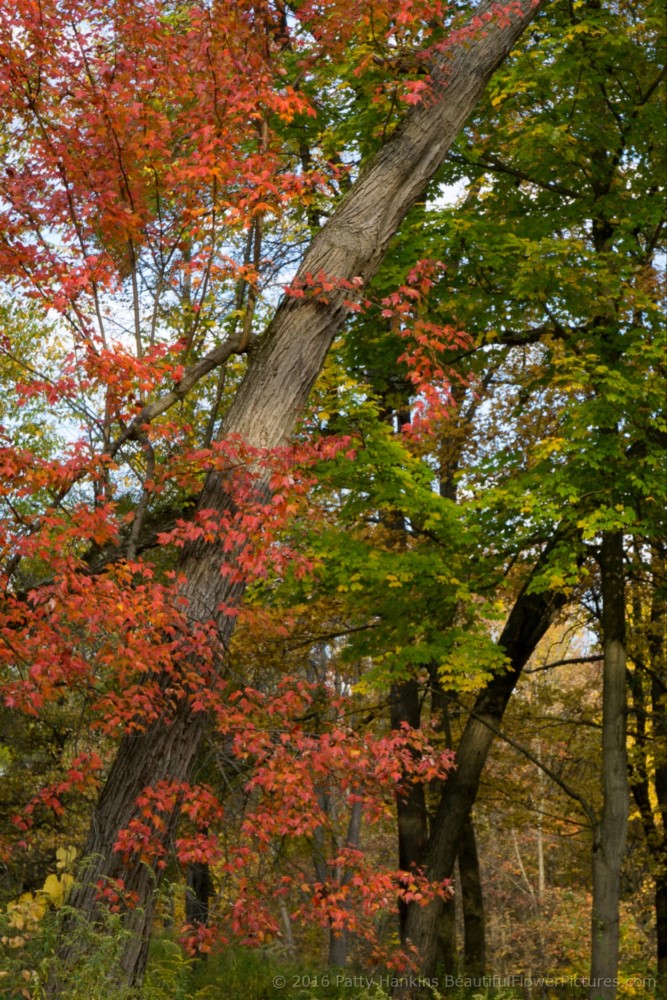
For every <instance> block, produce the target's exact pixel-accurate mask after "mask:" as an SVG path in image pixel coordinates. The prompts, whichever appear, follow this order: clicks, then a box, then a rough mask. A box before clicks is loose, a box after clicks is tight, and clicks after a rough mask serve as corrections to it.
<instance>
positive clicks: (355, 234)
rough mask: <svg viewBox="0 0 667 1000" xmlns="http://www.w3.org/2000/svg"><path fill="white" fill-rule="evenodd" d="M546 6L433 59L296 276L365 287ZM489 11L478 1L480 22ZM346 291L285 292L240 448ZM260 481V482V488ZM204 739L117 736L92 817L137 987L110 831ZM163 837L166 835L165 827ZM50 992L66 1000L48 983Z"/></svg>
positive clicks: (250, 390) (201, 566)
mask: <svg viewBox="0 0 667 1000" xmlns="http://www.w3.org/2000/svg"><path fill="white" fill-rule="evenodd" d="M545 2H546V0H538V2H533V0H518V2H517V3H514V4H513V5H512V8H511V9H512V14H511V15H510V16H508V17H506V18H504V19H498V20H494V19H491V20H490V21H489V22H488V23H486V24H485V25H484V28H483V30H475V31H474V33H473V34H471V35H469V36H468V37H467V38H466V39H465V41H464V42H463V43H458V44H453V45H452V47H451V48H449V49H447V50H446V51H445V52H444V53H442V54H440V55H439V56H437V57H436V60H435V65H434V69H433V73H432V78H433V93H432V95H431V96H430V97H429V99H428V100H425V101H424V102H422V103H421V104H419V105H416V106H415V107H413V108H411V109H410V111H409V112H407V113H406V115H405V116H404V119H403V121H402V123H401V124H400V126H399V127H398V128H397V129H396V131H395V132H394V133H393V134H392V135H391V137H390V138H389V139H388V140H387V141H386V142H385V143H384V145H383V146H382V147H381V149H380V150H379V152H378V153H377V154H376V155H375V156H374V157H373V158H372V160H371V161H370V163H369V164H368V165H367V166H366V168H365V169H364V170H363V171H362V173H361V176H360V177H359V179H358V180H357V181H356V183H355V184H354V185H353V187H352V188H351V189H350V191H349V193H348V194H347V195H346V197H345V198H344V199H343V201H342V202H341V204H340V206H339V208H338V209H337V210H336V212H335V213H334V214H333V216H332V217H331V219H330V220H329V221H328V223H327V224H326V225H325V226H324V227H323V229H322V230H321V231H320V232H319V233H318V234H317V236H316V237H315V239H314V240H313V243H312V245H311V247H310V249H309V250H308V252H307V253H306V255H305V257H304V260H303V263H302V266H301V268H300V270H299V275H298V276H297V280H298V278H299V277H304V276H305V275H306V274H307V273H310V274H319V273H320V272H324V273H325V274H326V275H327V276H328V277H330V278H332V279H337V278H338V279H343V280H345V281H346V282H351V281H352V280H353V279H355V280H356V281H357V283H358V284H359V286H360V287H363V286H364V285H366V283H367V282H368V281H369V280H370V278H371V277H372V276H373V275H374V274H375V273H376V271H377V269H378V267H379V266H380V263H381V261H382V259H383V257H384V254H385V253H386V250H387V248H388V246H389V243H390V240H391V239H392V237H393V236H394V234H395V233H396V231H397V229H398V227H399V225H400V223H401V221H402V220H403V218H404V216H405V214H406V213H407V212H408V210H409V209H410V208H411V207H412V205H413V204H414V203H415V202H416V201H417V200H418V199H419V198H420V197H421V196H422V195H423V192H424V189H425V187H426V184H427V183H428V181H429V180H430V179H431V177H432V176H433V174H434V173H435V171H436V170H437V169H438V167H439V166H440V165H441V163H442V162H443V160H444V158H445V156H446V154H447V152H448V150H449V148H450V146H451V144H452V142H453V141H454V139H455V138H456V136H457V134H458V132H459V131H460V129H461V128H462V126H463V124H464V123H465V121H466V119H467V118H468V116H469V115H470V114H471V112H472V111H473V109H474V107H475V105H476V103H477V101H478V100H479V98H480V96H481V95H482V93H483V91H484V89H485V87H486V85H487V83H488V81H489V78H490V77H491V74H492V73H493V71H494V70H495V69H496V68H497V67H498V66H499V65H500V63H501V62H502V60H503V59H504V58H505V56H506V55H507V53H508V52H509V51H510V50H511V48H512V47H513V46H514V44H515V43H516V40H517V39H518V37H519V36H520V35H521V33H522V32H523V30H524V29H525V27H526V25H527V24H528V23H529V22H530V20H531V19H532V17H533V16H534V14H535V13H536V11H537V10H538V9H539V7H540V6H542V5H543V4H544V3H545ZM494 6H495V5H494V4H493V3H490V2H487V3H484V4H481V5H480V6H479V7H478V8H477V10H476V11H475V16H476V17H478V18H479V16H480V15H481V14H483V13H484V12H485V11H487V10H489V9H490V10H493V8H494ZM349 297H350V292H349V290H345V289H342V288H341V289H340V290H339V289H335V290H333V291H332V292H331V293H330V295H329V301H328V302H327V303H326V304H325V303H323V302H322V301H318V300H315V299H314V298H311V297H309V296H308V295H306V296H304V297H303V298H294V297H290V296H286V297H285V298H284V299H283V300H282V302H281V304H280V306H279V307H278V309H277V311H276V314H275V316H274V319H273V321H272V322H271V323H270V325H269V328H268V330H267V332H266V334H265V336H264V337H263V338H262V340H261V342H260V344H259V346H258V348H257V351H256V354H255V357H254V359H253V361H252V364H251V365H250V368H249V371H248V373H247V375H246V377H245V379H244V381H243V383H242V385H241V386H240V388H239V390H238V392H237V394H236V396H235V398H234V400H233V403H232V405H231V407H230V410H229V413H228V416H227V418H226V420H225V423H224V434H225V435H226V436H229V435H239V436H240V437H241V438H242V439H243V440H244V441H245V442H246V443H247V444H248V445H249V446H250V447H253V448H268V449H273V448H276V447H278V446H280V445H283V444H285V442H286V441H287V439H288V438H289V435H290V434H291V432H292V430H293V428H294V426H295V423H296V421H297V420H298V418H299V416H300V415H301V413H302V410H303V407H304V405H305V403H306V400H307V398H308V394H309V392H310V389H311V387H312V385H313V382H314V381H315V379H316V377H317V375H318V373H319V371H320V368H321V366H322V364H323V361H324V358H325V356H326V353H327V351H328V349H329V347H330V346H331V343H332V341H333V339H334V337H335V336H336V334H337V333H338V331H339V330H340V328H341V326H342V324H343V322H344V321H345V319H346V317H347V315H348V311H349V310H348V307H347V306H346V305H345V301H346V300H347V299H349ZM262 486H263V484H262V482H261V481H259V482H258V489H261V488H262ZM229 503H230V499H229V496H228V494H227V492H226V488H225V481H224V477H223V476H221V475H218V474H212V475H210V476H209V479H208V481H207V483H206V486H205V488H204V490H203V493H202V497H201V499H200V502H199V509H215V510H220V509H225V508H226V507H227V506H228V504H229ZM221 549H222V547H221V546H219V545H211V544H205V543H203V542H197V543H195V544H194V545H192V546H191V547H190V549H189V550H188V552H187V553H186V554H185V556H184V560H183V563H182V566H181V571H182V573H183V575H184V577H185V578H186V584H185V588H184V596H185V597H186V598H187V599H188V601H189V614H190V616H191V617H192V619H193V620H195V621H200V622H208V621H210V620H211V619H216V618H217V619H219V626H220V631H221V639H222V642H223V645H224V644H225V643H226V641H227V640H228V638H229V636H230V635H231V632H232V630H233V620H232V619H231V618H229V617H227V618H225V617H224V615H223V616H222V617H221V616H220V612H219V611H218V608H219V606H220V605H221V604H226V605H229V604H231V603H233V602H234V601H238V600H239V599H240V596H241V590H242V588H241V587H240V586H239V585H235V586H233V587H232V586H230V584H229V580H228V577H226V576H223V575H222V574H221V573H220V568H221V565H222V562H223V560H224V559H225V558H229V557H225V556H224V555H223V553H222V551H221ZM203 732H204V719H203V716H202V715H201V714H196V713H194V714H193V713H192V712H191V711H189V710H188V707H187V706H186V705H183V706H182V708H181V709H180V710H179V711H178V712H177V713H176V715H175V717H174V718H173V719H172V720H169V721H167V720H161V721H160V723H159V724H156V725H154V726H152V727H151V728H150V729H149V730H148V731H147V732H146V733H144V734H141V735H140V736H129V735H128V736H125V737H124V738H123V739H122V741H121V744H120V747H119V750H118V754H117V757H116V759H115V761H114V763H113V765H112V767H111V770H110V773H109V776H108V779H107V783H106V785H105V788H104V791H103V793H102V796H101V798H100V802H99V805H98V807H97V809H96V810H95V812H94V815H93V820H92V826H91V831H90V834H89V838H88V842H87V845H86V850H85V853H86V855H87V856H88V857H89V858H91V859H92V861H91V865H90V868H89V869H88V870H87V871H86V874H85V878H84V881H83V883H82V884H81V886H80V887H79V888H78V889H77V890H76V891H75V892H74V893H73V894H72V899H71V903H72V907H73V908H74V911H75V914H76V915H77V916H78V917H79V918H83V919H84V920H85V921H89V922H93V923H94V922H95V921H96V920H97V919H98V917H99V913H100V903H99V901H98V890H97V886H96V883H97V882H98V881H101V882H105V880H108V879H109V878H114V877H122V878H124V879H126V880H129V882H130V884H131V887H132V889H133V890H134V891H136V892H137V893H138V899H139V906H138V907H137V908H136V909H135V910H134V911H133V912H132V914H130V915H129V917H128V926H129V927H130V928H131V932H132V933H131V937H130V939H129V941H128V944H127V948H126V950H125V954H124V956H123V960H122V963H121V965H122V969H121V980H122V981H125V982H129V983H135V982H138V981H140V980H141V978H142V976H143V972H144V969H145V964H146V956H147V947H148V939H149V935H150V927H151V920H152V910H153V895H154V888H155V884H156V882H157V881H158V879H159V875H158V874H156V872H155V871H154V870H152V869H151V868H149V867H148V866H145V865H139V866H136V865H135V866H134V867H133V868H131V869H128V868H127V866H126V865H125V863H124V862H123V860H122V858H121V856H120V855H118V854H117V853H116V852H115V851H114V844H115V843H116V840H117V837H118V834H119V831H120V830H122V829H124V828H125V827H127V825H128V823H129V822H130V820H131V819H132V818H133V817H134V816H135V815H136V807H135V802H136V798H137V796H138V795H139V794H140V793H141V791H142V790H143V789H144V788H145V787H146V786H150V785H154V784H155V783H156V782H158V781H160V780H164V779H176V780H186V779H187V778H188V777H189V776H190V774H191V770H192V766H193V762H194V760H195V758H196V754H197V750H198V747H199V744H200V741H201V738H202V735H203ZM169 832H170V833H171V831H169ZM76 953H77V949H76V947H75V945H74V944H72V943H70V944H67V943H65V944H64V945H63V948H62V950H61V955H60V959H61V968H62V969H66V968H67V965H68V962H69V963H70V964H71V962H72V960H73V958H74V955H75V954H76ZM50 992H51V996H66V995H67V991H66V988H65V987H62V988H61V985H60V982H59V981H54V982H52V984H51V987H50Z"/></svg>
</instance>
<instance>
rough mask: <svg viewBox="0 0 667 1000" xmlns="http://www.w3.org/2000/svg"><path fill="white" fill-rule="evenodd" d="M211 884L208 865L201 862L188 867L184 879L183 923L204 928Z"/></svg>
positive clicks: (206, 921) (206, 920)
mask: <svg viewBox="0 0 667 1000" xmlns="http://www.w3.org/2000/svg"><path fill="white" fill-rule="evenodd" d="M212 888H213V883H212V880H211V872H210V870H209V867H208V865H207V864H206V863H205V862H203V861H193V862H192V863H191V864H189V865H188V868H187V872H186V877H185V922H186V923H188V924H190V925H191V926H192V927H195V926H196V925H197V924H199V925H201V926H204V927H205V926H206V924H207V923H208V908H209V900H210V898H211V889H212Z"/></svg>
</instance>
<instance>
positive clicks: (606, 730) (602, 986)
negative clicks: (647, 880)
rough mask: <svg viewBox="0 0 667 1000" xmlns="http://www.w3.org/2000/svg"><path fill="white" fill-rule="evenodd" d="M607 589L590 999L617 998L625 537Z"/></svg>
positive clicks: (618, 537) (608, 550)
mask: <svg viewBox="0 0 667 1000" xmlns="http://www.w3.org/2000/svg"><path fill="white" fill-rule="evenodd" d="M600 582H601V590H602V634H603V653H604V667H603V682H602V685H603V686H602V793H603V801H602V815H601V817H600V820H599V822H598V823H597V824H596V826H595V830H594V836H593V915H592V948H591V974H590V981H591V985H590V989H589V997H590V1000H614V998H615V997H616V994H617V986H616V981H617V976H618V947H619V902H620V897H621V866H622V862H623V855H624V853H625V843H626V837H627V830H628V799H629V784H628V760H627V751H626V639H625V577H624V568H623V535H622V533H621V532H618V531H616V532H604V534H603V536H602V546H601V552H600Z"/></svg>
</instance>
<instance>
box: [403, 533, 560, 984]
mask: <svg viewBox="0 0 667 1000" xmlns="http://www.w3.org/2000/svg"><path fill="white" fill-rule="evenodd" d="M565 541H567V539H566V537H565V535H564V533H561V532H557V533H556V536H555V537H554V539H553V540H552V542H551V543H550V544H549V545H548V546H547V547H546V548H545V550H544V551H543V553H542V555H541V556H540V558H539V560H538V561H537V563H536V565H535V567H534V569H533V572H532V573H531V576H530V578H529V580H528V581H527V582H526V584H525V585H524V587H523V588H522V590H521V592H520V593H519V596H518V597H517V599H516V601H515V603H514V607H513V608H512V611H511V613H510V616H509V618H508V620H507V623H506V625H505V627H504V629H503V632H502V634H501V636H500V638H499V640H498V644H499V646H501V648H502V649H503V650H504V651H505V653H506V655H507V659H508V662H509V668H508V670H506V671H505V672H504V673H499V674H497V675H496V676H495V677H493V678H492V680H491V681H489V683H488V684H487V685H486V687H485V688H484V689H483V690H482V691H481V692H480V693H479V695H478V696H477V699H476V701H475V705H474V708H473V710H472V712H471V714H470V717H469V719H468V721H467V723H466V726H465V729H464V731H463V735H462V736H461V740H460V742H459V745H458V748H457V751H456V768H455V770H453V771H452V772H451V774H449V775H448V777H447V780H446V782H445V784H444V787H443V791H442V795H441V798H440V802H439V804H438V809H437V812H436V814H435V816H434V817H433V820H432V823H431V836H430V838H429V844H428V848H427V851H426V854H425V865H424V867H425V871H426V874H427V875H428V876H429V878H430V879H432V880H433V881H434V882H439V881H441V880H442V879H447V878H451V876H452V872H453V870H454V865H455V863H456V856H457V853H458V850H459V846H460V844H461V841H462V837H463V834H464V830H465V827H466V824H467V822H468V817H469V815H470V810H471V808H472V806H473V803H474V802H475V798H476V796H477V790H478V788H479V782H480V778H481V775H482V771H483V769H484V764H485V763H486V759H487V756H488V753H489V750H490V748H491V744H492V743H493V738H494V735H495V733H496V732H497V730H498V728H499V726H500V723H501V722H502V717H503V714H504V711H505V708H506V707H507V703H508V701H509V699H510V696H511V694H512V692H513V691H514V688H515V685H516V683H517V681H518V679H519V677H520V675H521V671H522V670H523V667H524V666H525V664H526V663H527V661H528V659H529V658H530V656H531V655H532V653H533V651H534V650H535V647H536V646H537V643H538V642H539V641H540V639H541V638H542V636H543V635H544V634H545V633H546V631H547V629H548V628H549V625H550V624H551V622H552V621H553V620H554V618H555V616H556V614H557V613H558V611H560V609H561V608H562V607H564V605H565V603H566V597H565V595H564V594H563V593H562V592H556V591H550V590H547V591H543V592H542V593H531V591H530V585H531V583H532V582H533V581H534V580H535V579H537V578H539V576H540V575H541V574H542V573H543V572H544V569H545V567H546V566H547V565H548V563H549V560H550V558H551V556H552V555H553V552H554V549H555V548H556V547H557V546H558V545H559V544H561V543H563V542H565ZM441 905H442V904H441V902H440V900H438V899H436V900H435V901H434V902H432V903H430V904H429V905H428V906H411V907H410V912H409V914H408V919H407V924H406V937H407V940H408V941H409V942H411V943H412V944H413V945H415V946H416V948H417V950H418V951H419V953H420V954H421V973H422V976H423V977H424V978H426V979H430V978H432V977H433V975H434V972H435V967H436V962H437V939H438V923H439V915H440V908H441ZM418 992H419V991H418V990H417V993H418ZM400 995H401V996H403V997H405V996H409V995H410V991H408V992H407V994H406V992H405V991H403V992H400Z"/></svg>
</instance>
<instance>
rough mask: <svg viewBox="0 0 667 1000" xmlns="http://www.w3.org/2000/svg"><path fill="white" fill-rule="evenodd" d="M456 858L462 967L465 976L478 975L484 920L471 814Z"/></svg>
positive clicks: (480, 972)
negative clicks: (461, 921)
mask: <svg viewBox="0 0 667 1000" xmlns="http://www.w3.org/2000/svg"><path fill="white" fill-rule="evenodd" d="M458 862H459V882H460V886H461V903H462V906H463V970H464V972H465V975H466V976H473V977H480V978H481V977H482V976H483V975H484V973H485V971H486V923H485V920H484V897H483V894H482V878H481V875H480V871H479V858H478V856H477V839H476V837H475V827H474V824H473V821H472V816H471V817H470V818H469V820H468V822H467V823H466V825H465V828H464V830H463V835H462V837H461V841H460V843H459V855H458Z"/></svg>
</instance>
